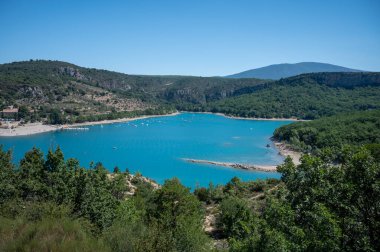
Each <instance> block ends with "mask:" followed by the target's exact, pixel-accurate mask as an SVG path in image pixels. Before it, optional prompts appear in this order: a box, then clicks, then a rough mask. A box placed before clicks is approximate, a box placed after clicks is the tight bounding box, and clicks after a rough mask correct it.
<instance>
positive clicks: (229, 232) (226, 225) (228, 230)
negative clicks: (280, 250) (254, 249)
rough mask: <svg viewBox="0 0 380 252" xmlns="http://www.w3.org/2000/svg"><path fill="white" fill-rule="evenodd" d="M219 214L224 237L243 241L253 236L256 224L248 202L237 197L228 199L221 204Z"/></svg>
mask: <svg viewBox="0 0 380 252" xmlns="http://www.w3.org/2000/svg"><path fill="white" fill-rule="evenodd" d="M220 212H221V216H220V220H221V223H222V225H223V226H222V228H223V230H224V232H225V235H226V236H228V237H233V238H234V239H244V238H247V237H249V236H250V235H252V234H253V232H254V228H255V226H256V223H255V218H254V216H253V211H252V210H251V209H250V208H249V206H248V202H246V201H245V200H243V199H240V198H237V197H228V198H226V199H224V200H223V201H222V202H221V204H220Z"/></svg>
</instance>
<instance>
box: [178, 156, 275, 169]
mask: <svg viewBox="0 0 380 252" xmlns="http://www.w3.org/2000/svg"><path fill="white" fill-rule="evenodd" d="M181 159H182V160H184V161H186V162H189V163H196V164H210V165H217V166H225V167H230V168H235V169H240V170H248V171H263V172H277V165H255V164H239V163H230V162H218V161H210V160H203V159H191V158H181Z"/></svg>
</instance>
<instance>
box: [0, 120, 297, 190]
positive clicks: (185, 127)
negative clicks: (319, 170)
mask: <svg viewBox="0 0 380 252" xmlns="http://www.w3.org/2000/svg"><path fill="white" fill-rule="evenodd" d="M289 123H290V122H287V121H254V120H238V119H230V118H226V117H223V116H219V115H214V114H196V113H182V114H179V115H176V116H168V117H155V118H148V119H140V120H136V121H132V122H126V123H115V124H105V125H94V126H89V130H88V131H56V132H48V133H42V134H37V135H31V136H21V137H12V138H9V137H8V138H5V137H2V138H1V137H0V144H2V145H3V146H4V147H5V149H9V148H11V149H13V158H14V161H15V162H18V161H19V160H20V159H21V158H22V157H23V155H24V153H25V152H26V151H28V150H30V149H31V148H32V147H33V146H36V147H38V148H41V149H42V150H43V151H44V153H46V152H47V150H48V149H49V148H54V147H56V146H57V145H59V146H60V147H61V149H62V150H63V152H64V154H65V158H69V157H74V158H77V159H79V161H80V164H81V165H82V166H84V167H88V166H89V163H90V162H91V161H94V162H98V161H100V162H102V163H103V164H104V165H105V166H106V167H107V168H108V169H109V170H110V171H112V170H113V168H114V167H115V166H118V167H119V168H120V169H121V170H122V171H124V170H125V168H128V169H129V170H130V171H131V172H136V171H139V172H141V173H142V174H143V175H144V176H147V177H149V178H152V179H154V180H156V181H157V182H159V183H163V182H164V180H165V179H168V178H172V177H177V178H179V179H180V180H181V182H182V183H183V184H185V185H186V186H189V187H192V188H194V187H195V186H196V185H200V186H207V185H208V184H209V182H210V181H212V182H213V183H214V184H224V183H226V182H228V181H229V180H230V179H231V178H232V177H234V176H237V177H240V178H241V179H242V180H255V179H263V178H269V177H271V178H279V177H280V174H278V173H269V172H258V171H244V170H237V169H233V168H228V167H219V166H213V165H205V164H194V163H187V162H185V161H183V160H182V159H181V158H192V159H205V160H212V161H222V162H236V163H250V164H263V165H275V164H279V163H281V162H282V161H283V157H281V156H280V155H279V154H278V150H276V149H275V148H274V146H273V144H272V143H271V141H270V140H269V138H270V137H271V136H272V133H273V131H274V130H275V129H276V128H278V127H280V126H282V125H285V124H289ZM267 144H270V145H271V147H270V148H267V147H266V145H267Z"/></svg>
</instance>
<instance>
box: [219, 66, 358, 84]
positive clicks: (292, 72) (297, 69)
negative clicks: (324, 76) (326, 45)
mask: <svg viewBox="0 0 380 252" xmlns="http://www.w3.org/2000/svg"><path fill="white" fill-rule="evenodd" d="M319 72H360V70H356V69H350V68H347V67H341V66H336V65H332V64H326V63H318V62H301V63H296V64H276V65H270V66H266V67H260V68H256V69H251V70H248V71H244V72H241V73H237V74H232V75H228V76H226V77H227V78H259V79H273V80H278V79H281V78H287V77H291V76H296V75H300V74H305V73H319Z"/></svg>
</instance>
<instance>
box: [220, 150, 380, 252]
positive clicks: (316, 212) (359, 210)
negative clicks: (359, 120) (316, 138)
mask: <svg viewBox="0 0 380 252" xmlns="http://www.w3.org/2000/svg"><path fill="white" fill-rule="evenodd" d="M278 169H279V171H280V172H281V173H282V178H281V180H282V181H283V183H284V186H283V187H279V188H277V190H276V193H274V194H272V195H267V197H266V203H265V205H264V207H263V208H262V209H261V210H260V211H259V212H256V213H257V214H258V215H257V221H256V222H252V221H251V220H249V218H245V219H244V218H243V217H244V216H247V213H246V212H247V211H248V210H247V208H243V206H244V204H243V203H237V202H239V201H240V199H238V200H235V201H236V202H235V203H234V202H228V203H223V204H221V208H222V212H221V214H222V218H221V221H222V225H224V227H225V228H224V230H225V231H228V232H229V233H228V238H229V241H230V246H231V250H233V251H252V250H253V251H255V250H260V251H378V250H379V248H380V240H379V237H380V233H379V230H380V228H379V227H380V221H379V220H380V184H379V181H380V163H379V162H378V160H376V159H375V158H374V157H372V156H371V152H370V151H368V150H367V149H366V148H364V147H361V148H356V147H352V148H346V149H345V151H344V152H343V154H342V163H340V164H334V165H333V164H332V163H331V160H328V159H326V158H325V159H322V158H320V157H316V156H309V155H305V156H303V158H302V159H301V164H300V165H298V166H295V165H294V164H293V163H292V161H291V159H290V158H288V159H287V160H286V161H285V163H284V164H283V165H281V166H280V167H279V168H278ZM239 209H245V210H244V211H243V213H241V211H240V212H239V211H238V210H239ZM226 210H228V211H227V213H232V214H229V215H227V217H229V218H226V216H225V212H226ZM223 212H224V213H223ZM231 216H232V218H231ZM232 220H233V221H232ZM239 222H243V225H242V227H238V228H237V229H236V230H238V232H231V230H232V231H233V230H234V229H231V227H234V226H236V225H237V223H239ZM250 223H253V224H252V229H253V230H255V231H254V235H252V236H245V237H244V236H242V235H241V232H242V231H243V230H246V229H245V228H244V227H246V226H247V225H249V224H250ZM242 237H243V238H242Z"/></svg>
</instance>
